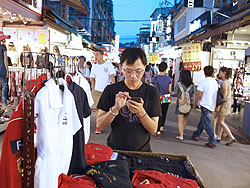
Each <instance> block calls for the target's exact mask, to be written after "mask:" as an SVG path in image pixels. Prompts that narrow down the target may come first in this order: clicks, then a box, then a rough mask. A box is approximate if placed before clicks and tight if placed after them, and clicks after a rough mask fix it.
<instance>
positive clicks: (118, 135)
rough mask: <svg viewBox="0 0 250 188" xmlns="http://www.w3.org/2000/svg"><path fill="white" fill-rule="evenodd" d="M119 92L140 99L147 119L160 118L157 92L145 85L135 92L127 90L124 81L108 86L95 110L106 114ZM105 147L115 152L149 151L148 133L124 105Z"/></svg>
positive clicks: (113, 123)
mask: <svg viewBox="0 0 250 188" xmlns="http://www.w3.org/2000/svg"><path fill="white" fill-rule="evenodd" d="M120 91H121V92H129V95H130V96H131V97H141V98H142V99H143V101H144V105H143V107H144V109H145V110H146V112H147V114H148V115H149V117H156V116H161V105H160V99H159V93H158V90H157V89H156V88H155V87H153V86H151V85H148V84H145V83H143V84H142V85H141V87H140V88H139V89H137V90H131V89H129V88H128V87H127V86H126V85H125V83H124V81H121V82H118V83H115V84H112V85H108V86H107V87H106V88H105V89H104V91H103V93H102V96H101V98H100V100H99V103H98V105H97V108H98V109H101V110H104V111H106V112H108V111H109V109H110V108H111V107H112V106H114V105H115V96H116V94H117V93H118V92H120ZM107 145H108V146H109V147H111V148H112V149H115V150H128V151H151V149H150V133H149V132H148V131H147V130H146V129H145V128H144V127H143V125H142V124H141V122H140V120H139V118H138V116H137V115H136V114H133V113H132V112H130V111H129V109H128V107H127V106H126V105H125V106H124V107H123V108H121V109H120V111H119V114H118V115H117V116H116V117H115V119H114V120H113V122H112V123H111V133H110V135H109V137H108V139H107Z"/></svg>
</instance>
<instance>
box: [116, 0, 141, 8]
mask: <svg viewBox="0 0 250 188" xmlns="http://www.w3.org/2000/svg"><path fill="white" fill-rule="evenodd" d="M137 2H138V0H135V1H133V2H131V3H127V4H123V5H113V6H115V7H119V6H128V5H132V4H135V3H137Z"/></svg>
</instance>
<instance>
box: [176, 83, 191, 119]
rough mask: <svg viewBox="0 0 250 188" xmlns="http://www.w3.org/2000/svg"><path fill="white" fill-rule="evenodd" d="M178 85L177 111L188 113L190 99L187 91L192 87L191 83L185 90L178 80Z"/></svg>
mask: <svg viewBox="0 0 250 188" xmlns="http://www.w3.org/2000/svg"><path fill="white" fill-rule="evenodd" d="M178 86H179V88H180V90H181V97H180V99H179V111H180V112H181V113H184V114H186V113H189V112H190V111H191V101H190V96H189V93H188V92H189V91H190V89H191V88H192V87H193V84H191V85H190V86H189V87H188V88H187V89H186V91H184V89H183V87H182V85H181V83H180V82H178Z"/></svg>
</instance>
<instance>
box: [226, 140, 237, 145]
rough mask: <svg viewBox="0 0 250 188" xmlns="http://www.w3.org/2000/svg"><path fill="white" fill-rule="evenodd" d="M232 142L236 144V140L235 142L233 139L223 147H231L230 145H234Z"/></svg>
mask: <svg viewBox="0 0 250 188" xmlns="http://www.w3.org/2000/svg"><path fill="white" fill-rule="evenodd" d="M234 142H236V140H235V139H233V140H232V141H230V142H228V143H226V144H225V145H226V146H231V145H232V143H234Z"/></svg>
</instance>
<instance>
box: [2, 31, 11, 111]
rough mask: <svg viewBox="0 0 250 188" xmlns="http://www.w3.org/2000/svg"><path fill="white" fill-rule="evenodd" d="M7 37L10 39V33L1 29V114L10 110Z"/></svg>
mask: <svg viewBox="0 0 250 188" xmlns="http://www.w3.org/2000/svg"><path fill="white" fill-rule="evenodd" d="M5 39H10V35H4V33H3V32H2V31H0V82H1V90H2V101H3V106H2V108H1V110H0V115H2V114H3V113H4V111H5V110H8V103H7V98H8V78H9V71H8V57H7V48H6V46H5Z"/></svg>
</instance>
